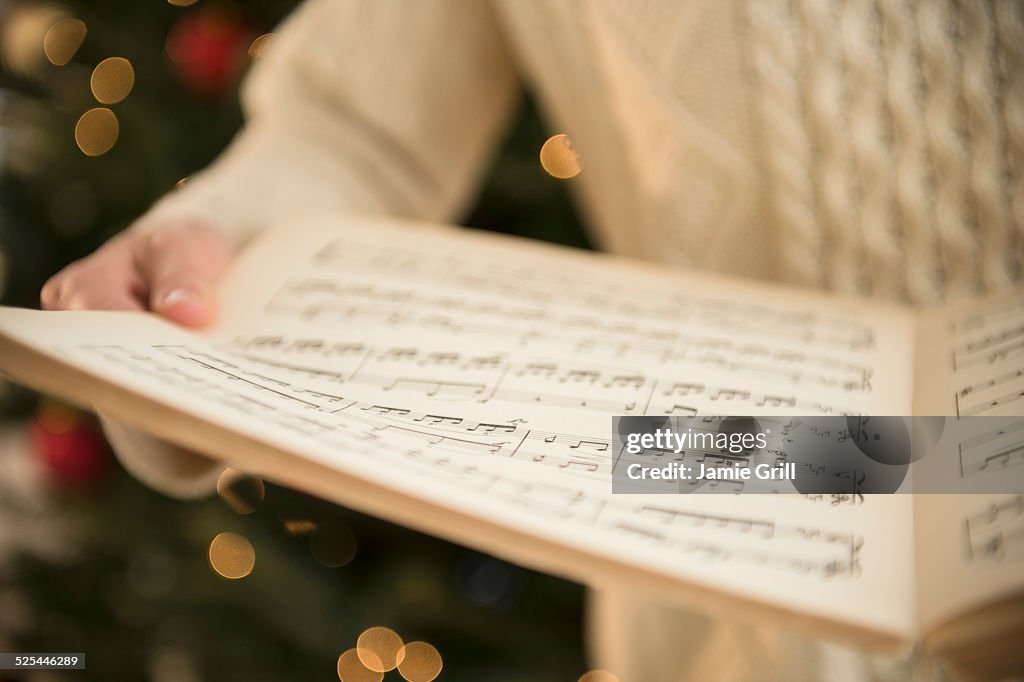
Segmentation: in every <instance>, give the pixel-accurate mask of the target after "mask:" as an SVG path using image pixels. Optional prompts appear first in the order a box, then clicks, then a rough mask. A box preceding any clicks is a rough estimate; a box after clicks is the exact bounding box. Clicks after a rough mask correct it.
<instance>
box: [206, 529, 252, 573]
mask: <svg viewBox="0 0 1024 682" xmlns="http://www.w3.org/2000/svg"><path fill="white" fill-rule="evenodd" d="M209 555H210V567H211V568H212V569H213V570H214V571H215V572H216V573H217V575H219V576H221V577H223V578H227V579H229V580H239V579H241V578H245V577H246V576H248V575H249V574H250V573H252V569H253V568H254V567H255V566H256V550H254V549H253V547H252V543H250V542H249V541H248V540H247V539H246V538H245V537H244V536H242V535H239V534H238V533H219V534H218V535H217V537H215V538H214V539H213V541H212V542H211V543H210V552H209Z"/></svg>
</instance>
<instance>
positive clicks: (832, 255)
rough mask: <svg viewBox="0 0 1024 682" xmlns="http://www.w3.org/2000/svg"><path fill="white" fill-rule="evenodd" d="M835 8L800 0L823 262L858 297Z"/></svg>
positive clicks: (835, 282)
mask: <svg viewBox="0 0 1024 682" xmlns="http://www.w3.org/2000/svg"><path fill="white" fill-rule="evenodd" d="M833 9H834V7H833V6H832V5H830V4H828V3H823V2H818V1H817V0H799V18H800V20H801V24H802V26H801V28H802V30H804V31H805V32H806V35H807V37H808V40H807V44H806V46H805V49H804V52H803V54H802V55H801V57H802V59H804V60H806V61H807V63H808V67H809V68H808V77H806V78H804V79H802V81H803V86H804V98H805V100H806V102H807V108H808V111H807V114H808V116H807V118H808V123H809V126H810V132H811V135H812V136H813V137H814V140H815V142H816V144H817V146H818V151H819V154H818V155H817V157H816V158H815V159H813V160H812V168H811V176H812V177H813V178H814V180H815V184H816V190H817V192H818V194H819V203H818V205H819V206H820V207H821V214H820V217H821V227H822V229H823V230H825V235H824V238H823V248H824V249H825V250H824V252H823V253H822V256H821V257H822V258H823V260H824V261H825V263H826V264H827V266H826V267H827V272H826V281H827V282H828V284H829V285H830V286H831V287H832V288H834V289H838V290H841V291H846V292H853V293H856V292H857V291H858V289H857V276H856V273H857V270H858V269H859V268H860V267H862V265H861V264H860V263H859V262H858V261H859V260H860V256H861V254H860V253H859V249H858V248H857V246H858V243H859V241H860V239H859V237H858V235H857V234H856V231H855V222H854V219H853V215H854V214H853V211H854V205H853V203H852V201H851V196H850V185H849V180H850V170H851V168H850V164H849V147H848V145H847V143H846V135H847V127H848V124H847V123H848V122H847V120H846V112H845V109H846V107H845V104H846V103H845V101H844V100H845V88H844V87H843V79H842V78H841V77H840V76H841V74H842V55H841V53H840V50H839V45H838V44H837V41H836V31H835V16H834V13H833V11H832V10H833Z"/></svg>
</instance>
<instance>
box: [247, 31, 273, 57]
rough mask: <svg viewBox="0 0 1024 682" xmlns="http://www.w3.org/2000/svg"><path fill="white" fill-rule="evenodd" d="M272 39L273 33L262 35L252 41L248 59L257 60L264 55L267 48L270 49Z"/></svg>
mask: <svg viewBox="0 0 1024 682" xmlns="http://www.w3.org/2000/svg"><path fill="white" fill-rule="evenodd" d="M273 39H274V34H273V33H264V34H263V35H261V36H259V37H258V38H256V40H254V41H252V44H251V45H249V57H250V58H251V59H259V58H260V57H262V56H263V55H264V53H266V51H267V48H268V47H270V43H271V41H272V40H273Z"/></svg>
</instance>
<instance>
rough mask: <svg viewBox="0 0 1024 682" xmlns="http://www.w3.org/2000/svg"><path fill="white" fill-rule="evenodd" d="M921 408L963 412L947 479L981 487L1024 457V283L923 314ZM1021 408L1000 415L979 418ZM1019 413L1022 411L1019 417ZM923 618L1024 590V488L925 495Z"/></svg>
mask: <svg viewBox="0 0 1024 682" xmlns="http://www.w3.org/2000/svg"><path fill="white" fill-rule="evenodd" d="M919 334H920V336H919V343H918V360H917V368H918V377H919V381H918V386H917V388H916V395H915V413H916V414H921V415H951V416H957V417H960V418H961V420H960V424H961V425H962V426H961V432H960V433H958V434H956V435H957V439H958V440H957V442H956V443H951V444H950V445H951V447H948V448H944V449H943V451H944V452H948V453H949V461H948V462H945V465H946V467H945V471H944V472H943V473H944V474H945V475H946V478H948V479H950V480H951V481H958V482H963V483H968V484H971V485H974V486H978V487H982V488H984V486H985V485H986V484H988V485H990V486H992V485H994V482H996V481H999V480H1000V478H1001V477H1005V476H1007V475H1008V474H1018V475H1019V471H1020V470H1019V469H1018V468H1017V467H1022V466H1024V292H1022V291H1017V292H1013V293H1011V294H1008V295H1005V296H1000V297H997V298H995V299H992V300H988V301H985V302H983V303H971V304H964V305H957V306H953V307H950V308H948V309H938V310H933V311H929V312H926V313H923V314H922V315H921V316H920V322H919ZM978 416H988V417H1012V418H1010V419H1003V420H1000V421H999V422H998V424H991V423H988V422H984V421H981V420H972V419H971V418H973V417H978ZM1017 416H1019V417H1020V419H1016V417H1017ZM916 498H917V499H916V501H915V518H916V525H917V544H918V553H919V577H918V584H919V589H920V595H921V596H920V602H921V619H922V625H923V627H924V628H925V629H926V630H927V629H931V628H934V627H937V626H939V625H941V624H943V623H945V622H947V621H949V620H950V619H952V618H954V617H955V616H956V615H957V614H959V613H961V612H963V611H965V610H968V609H971V608H974V607H977V606H981V605H984V604H987V603H990V602H992V601H994V600H997V599H1001V598H1004V597H1006V596H1008V595H1010V594H1012V593H1016V592H1019V591H1021V590H1024V496H1021V495H1014V494H998V495H997V494H992V495H981V494H978V495H968V494H961V495H918V496H916Z"/></svg>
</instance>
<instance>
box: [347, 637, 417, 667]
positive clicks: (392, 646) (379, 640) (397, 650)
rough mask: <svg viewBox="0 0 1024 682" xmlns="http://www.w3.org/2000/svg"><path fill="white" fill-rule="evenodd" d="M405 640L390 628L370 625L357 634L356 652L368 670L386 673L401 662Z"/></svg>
mask: <svg viewBox="0 0 1024 682" xmlns="http://www.w3.org/2000/svg"><path fill="white" fill-rule="evenodd" d="M404 649H405V642H403V641H402V638H401V637H399V636H398V633H397V632H395V631H394V630H392V629H391V628H385V627H380V626H377V627H372V628H368V629H367V630H365V631H364V632H363V634H361V635H359V639H357V640H356V653H357V654H358V655H359V660H360V662H361V663H362V664H363V665H364V666H365V667H366V668H367V669H369V670H372V671H374V672H379V673H386V672H388V671H389V670H394V669H395V668H397V667H398V664H399V663H401V662H402V656H403V654H404Z"/></svg>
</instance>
